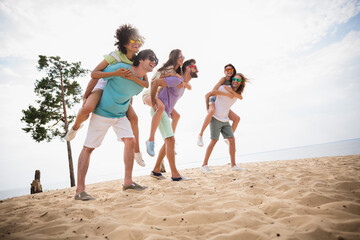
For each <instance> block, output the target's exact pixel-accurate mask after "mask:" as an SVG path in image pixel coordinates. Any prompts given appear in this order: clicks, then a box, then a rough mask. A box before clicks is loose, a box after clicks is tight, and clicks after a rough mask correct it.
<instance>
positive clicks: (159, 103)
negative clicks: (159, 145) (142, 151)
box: [145, 97, 165, 142]
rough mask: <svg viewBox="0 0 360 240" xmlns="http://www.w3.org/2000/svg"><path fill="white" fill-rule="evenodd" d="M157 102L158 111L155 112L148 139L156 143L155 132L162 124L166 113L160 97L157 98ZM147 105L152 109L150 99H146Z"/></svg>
mask: <svg viewBox="0 0 360 240" xmlns="http://www.w3.org/2000/svg"><path fill="white" fill-rule="evenodd" d="M155 101H156V105H157V107H158V109H157V110H156V111H155V114H154V116H153V117H152V120H151V128H150V136H149V139H148V140H149V141H150V142H153V141H155V132H156V129H157V128H158V126H159V124H160V121H161V116H162V114H163V112H164V111H165V105H164V103H163V102H162V101H161V100H160V99H159V98H158V97H155ZM145 103H146V104H147V105H149V106H150V107H152V105H151V99H150V97H147V98H146V99H145Z"/></svg>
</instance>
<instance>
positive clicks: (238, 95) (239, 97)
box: [224, 86, 243, 100]
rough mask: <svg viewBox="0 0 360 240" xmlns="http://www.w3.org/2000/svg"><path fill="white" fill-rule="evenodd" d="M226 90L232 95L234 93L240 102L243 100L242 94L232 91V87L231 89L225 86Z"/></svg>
mask: <svg viewBox="0 0 360 240" xmlns="http://www.w3.org/2000/svg"><path fill="white" fill-rule="evenodd" d="M224 88H225V89H226V90H227V91H229V92H230V93H232V94H233V95H234V96H235V97H236V98H238V99H240V100H242V99H243V97H242V96H241V94H239V93H237V92H235V91H234V90H232V88H231V87H229V86H224Z"/></svg>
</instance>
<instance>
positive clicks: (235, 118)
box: [229, 110, 240, 133]
mask: <svg viewBox="0 0 360 240" xmlns="http://www.w3.org/2000/svg"><path fill="white" fill-rule="evenodd" d="M229 119H230V120H231V121H232V122H233V123H232V130H233V133H235V130H236V128H237V126H238V125H239V122H240V117H239V116H238V115H237V114H236V113H234V112H233V111H231V110H230V112H229Z"/></svg>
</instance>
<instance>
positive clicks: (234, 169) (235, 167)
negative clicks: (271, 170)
mask: <svg viewBox="0 0 360 240" xmlns="http://www.w3.org/2000/svg"><path fill="white" fill-rule="evenodd" d="M244 170H246V169H245V168H241V167H238V166H236V165H235V166H233V167H232V168H231V171H244Z"/></svg>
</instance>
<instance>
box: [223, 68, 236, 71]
mask: <svg viewBox="0 0 360 240" xmlns="http://www.w3.org/2000/svg"><path fill="white" fill-rule="evenodd" d="M225 71H226V72H234V69H233V68H226V69H225Z"/></svg>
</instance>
